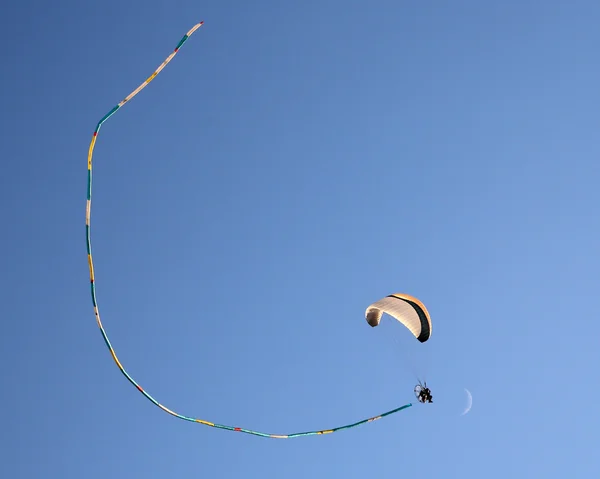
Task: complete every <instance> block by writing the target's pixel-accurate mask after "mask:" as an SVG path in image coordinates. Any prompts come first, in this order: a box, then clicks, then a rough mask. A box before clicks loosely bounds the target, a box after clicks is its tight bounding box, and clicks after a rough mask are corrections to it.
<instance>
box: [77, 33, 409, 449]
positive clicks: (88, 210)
mask: <svg viewBox="0 0 600 479" xmlns="http://www.w3.org/2000/svg"><path fill="white" fill-rule="evenodd" d="M203 24H204V22H200V23H198V24H196V25H194V26H193V27H192V28H191V30H190V31H188V32H187V33H186V34H185V35H184V36H183V38H182V39H181V40H180V41H179V43H178V44H177V46H176V47H175V50H173V52H172V53H171V54H170V55H169V56H168V57H167V58H166V59H165V61H163V62H162V63H161V65H160V66H159V67H158V68H157V69H156V70H155V71H154V73H152V75H150V76H149V77H148V78H147V79H146V80H145V81H144V82H143V83H142V84H141V85H140V86H138V87H137V88H136V89H135V90H134V91H132V92H131V93H130V94H129V95H127V97H125V98H124V99H123V100H122V101H121V102H120V103H118V104H117V105H116V106H115V107H114V108H113V109H112V110H110V111H109V112H108V113H107V114H106V115H104V116H103V117H102V119H101V120H100V121H99V122H98V125H97V126H96V129H95V130H94V134H93V136H92V142H91V143H90V148H89V152H88V181H87V203H86V213H85V233H86V243H87V255H88V265H89V268H90V284H91V293H92V304H93V306H94V314H95V315H96V322H97V323H98V327H99V328H100V332H101V333H102V337H103V338H104V342H105V343H106V346H107V347H108V350H109V351H110V354H111V356H112V358H113V360H114V361H115V363H116V364H117V366H118V367H119V370H120V371H121V373H123V375H124V376H125V377H126V378H127V379H128V380H129V382H130V383H131V384H133V385H134V386H135V387H136V388H137V390H138V391H139V392H141V393H142V394H143V395H144V396H146V398H148V399H149V400H150V401H151V402H152V403H153V404H154V405H156V406H158V407H159V408H160V409H162V410H163V411H165V412H167V413H169V414H171V415H172V416H175V417H177V418H179V419H183V420H185V421H191V422H196V423H200V424H204V425H206V426H211V427H216V428H218V429H226V430H228V431H237V432H244V433H246V434H253V435H255V436H262V437H269V438H277V439H287V438H292V437H300V436H312V435H317V434H328V433H332V432H335V431H340V430H342V429H349V428H352V427H356V426H359V425H361V424H364V423H367V422H371V421H375V420H377V419H380V418H382V417H384V416H389V415H390V414H394V413H396V412H398V411H401V410H402V409H406V408H408V407H410V406H412V404H406V405H404V406H401V407H399V408H396V409H393V410H391V411H388V412H385V413H383V414H380V415H379V416H375V417H372V418H369V419H364V420H362V421H359V422H356V423H354V424H348V425H346V426H340V427H336V428H333V429H325V430H321V431H309V432H298V433H293V434H267V433H263V432H257V431H251V430H250V429H244V428H241V427H231V426H225V425H223V424H216V423H213V422H210V421H204V420H202V419H197V418H193V417H188V416H184V415H182V414H178V413H176V412H174V411H171V410H170V409H169V408H167V407H165V406H163V405H162V404H160V403H159V402H158V401H157V400H156V399H154V398H153V397H152V396H151V395H150V394H148V393H147V392H146V391H145V390H144V389H143V388H142V387H141V386H140V385H139V384H138V383H137V382H136V381H135V380H134V379H133V378H132V377H131V376H130V375H129V373H128V372H127V371H126V370H125V368H123V365H122V364H121V362H120V361H119V358H118V357H117V354H116V353H115V350H114V349H113V347H112V345H111V343H110V340H109V339H108V335H107V334H106V331H105V330H104V327H103V326H102V321H101V320H100V312H99V310H98V301H97V299H96V282H95V280H94V262H93V260H92V243H91V236H90V216H91V210H92V154H93V152H94V146H95V145H96V139H97V138H98V133H99V132H100V128H101V127H102V125H103V123H104V122H105V121H106V120H108V119H109V118H110V117H111V116H112V115H114V114H115V113H116V112H117V110H118V109H119V108H121V107H122V106H123V105H125V103H127V102H128V101H130V100H131V99H132V98H133V97H134V96H136V95H137V94H138V93H139V92H141V91H142V90H143V89H144V88H145V87H146V86H147V85H148V84H149V83H150V82H151V81H152V80H154V78H155V77H156V76H157V75H158V74H159V73H160V72H161V71H162V70H163V69H164V68H165V66H167V64H168V63H169V62H170V61H171V60H172V59H173V57H175V55H177V53H178V52H179V50H180V49H181V47H182V46H183V44H184V43H185V42H186V41H187V40H188V38H189V37H190V36H191V35H192V34H193V33H194V32H195V31H196V30H198V28H200V27H201V26H202V25H203Z"/></svg>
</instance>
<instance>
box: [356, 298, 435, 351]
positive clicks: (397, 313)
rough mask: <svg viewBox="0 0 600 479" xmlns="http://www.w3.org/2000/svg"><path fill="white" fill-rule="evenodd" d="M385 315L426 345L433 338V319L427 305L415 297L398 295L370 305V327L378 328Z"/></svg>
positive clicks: (368, 311) (367, 315)
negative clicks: (400, 324)
mask: <svg viewBox="0 0 600 479" xmlns="http://www.w3.org/2000/svg"><path fill="white" fill-rule="evenodd" d="M383 313H387V314H389V315H390V316H391V317H392V318H394V319H396V320H398V321H399V322H400V323H402V324H403V325H404V326H406V327H407V328H408V330H409V331H410V332H411V333H412V334H413V335H414V336H415V338H417V339H418V340H419V341H420V342H422V343H424V342H425V341H427V340H428V339H429V338H430V337H431V317H430V316H429V312H428V311H427V308H426V307H425V305H424V304H423V303H422V302H421V301H419V300H418V299H417V298H415V297H414V296H409V295H408V294H402V293H396V294H390V295H389V296H386V297H385V298H382V299H380V300H379V301H376V302H375V303H373V304H371V305H369V307H368V308H367V311H366V313H365V317H366V320H367V323H369V325H370V326H372V327H375V326H378V325H379V323H380V321H381V317H382V316H383Z"/></svg>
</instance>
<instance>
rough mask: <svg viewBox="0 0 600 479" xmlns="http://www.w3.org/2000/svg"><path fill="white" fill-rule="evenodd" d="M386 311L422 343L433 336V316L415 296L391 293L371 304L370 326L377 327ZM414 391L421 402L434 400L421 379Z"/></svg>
mask: <svg viewBox="0 0 600 479" xmlns="http://www.w3.org/2000/svg"><path fill="white" fill-rule="evenodd" d="M384 313H386V314H389V315H390V316H391V317H392V318H394V319H396V320H397V321H398V322H399V323H401V324H403V325H404V326H405V327H406V328H407V329H408V330H409V331H410V332H411V333H412V334H413V336H414V337H415V338H417V339H418V340H419V341H420V342H421V343H424V342H426V341H427V340H428V339H429V338H430V337H431V329H432V328H431V316H430V315H429V312H428V311H427V308H426V307H425V305H424V304H423V303H422V302H421V301H419V300H418V299H417V298H415V297H414V296H410V295H408V294H402V293H395V294H390V295H388V296H386V297H385V298H382V299H380V300H379V301H376V302H375V303H373V304H371V305H369V307H368V308H367V311H366V312H365V319H366V320H367V323H369V325H370V326H372V327H376V326H378V325H379V323H380V322H381V317H382V316H383V314H384ZM414 392H415V396H416V397H417V399H418V401H419V402H420V403H423V404H424V403H431V402H433V397H432V396H431V390H430V389H429V388H428V387H427V383H425V384H424V385H422V384H421V382H420V381H419V384H418V385H417V386H415V389H414Z"/></svg>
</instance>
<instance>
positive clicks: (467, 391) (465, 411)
mask: <svg viewBox="0 0 600 479" xmlns="http://www.w3.org/2000/svg"><path fill="white" fill-rule="evenodd" d="M465 391H466V393H467V396H468V401H469V403H468V404H467V407H466V408H465V410H464V411H463V412H462V414H461V416H464V415H465V414H467V413H468V412H469V411H470V410H471V406H473V396H471V393H470V391H469V390H468V389H467V388H465Z"/></svg>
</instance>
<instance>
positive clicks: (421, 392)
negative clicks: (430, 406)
mask: <svg viewBox="0 0 600 479" xmlns="http://www.w3.org/2000/svg"><path fill="white" fill-rule="evenodd" d="M415 396H416V397H417V400H418V401H419V402H420V403H423V404H425V403H432V402H433V396H432V395H431V390H430V389H429V388H428V387H427V382H425V383H424V384H421V383H419V384H417V385H416V386H415Z"/></svg>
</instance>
